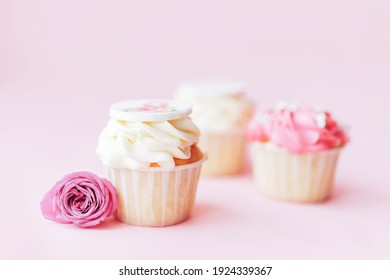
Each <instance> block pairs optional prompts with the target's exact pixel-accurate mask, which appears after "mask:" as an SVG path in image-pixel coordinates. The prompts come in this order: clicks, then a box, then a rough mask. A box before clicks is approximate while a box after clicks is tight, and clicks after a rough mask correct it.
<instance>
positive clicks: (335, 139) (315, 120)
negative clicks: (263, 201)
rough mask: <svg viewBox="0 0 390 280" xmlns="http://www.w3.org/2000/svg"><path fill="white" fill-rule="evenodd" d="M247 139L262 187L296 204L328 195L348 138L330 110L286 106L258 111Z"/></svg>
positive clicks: (276, 196)
mask: <svg viewBox="0 0 390 280" xmlns="http://www.w3.org/2000/svg"><path fill="white" fill-rule="evenodd" d="M248 139H249V140H250V141H251V144H250V149H251V156H252V169H253V176H254V178H255V181H256V183H257V185H258V187H259V189H260V191H261V192H263V193H265V194H266V195H269V196H271V197H274V198H277V199H283V200H289V201H296V202H318V201H321V200H324V199H326V198H327V197H329V195H330V194H331V191H332V188H333V181H334V174H335V169H336V164H337V159H338V156H339V153H340V151H341V150H342V148H343V147H344V146H345V144H346V143H347V142H348V136H347V135H346V133H345V131H344V130H343V128H342V127H340V126H339V125H338V124H337V122H336V121H335V120H334V119H333V118H332V116H331V115H330V114H329V113H328V112H322V111H316V110H313V109H310V108H288V107H285V106H282V107H280V108H274V109H270V110H267V111H262V112H258V113H257V114H256V115H255V117H254V118H253V119H252V121H251V122H250V124H249V126H248Z"/></svg>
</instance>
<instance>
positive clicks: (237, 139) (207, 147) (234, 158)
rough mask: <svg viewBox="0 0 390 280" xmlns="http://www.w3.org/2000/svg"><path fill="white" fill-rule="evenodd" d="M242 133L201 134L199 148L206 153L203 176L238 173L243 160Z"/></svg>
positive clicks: (243, 138)
mask: <svg viewBox="0 0 390 280" xmlns="http://www.w3.org/2000/svg"><path fill="white" fill-rule="evenodd" d="M245 142H246V140H245V135H244V132H236V131H232V132H220V133H218V132H202V135H201V137H200V141H199V147H200V148H201V149H202V151H206V152H207V155H208V159H207V162H205V164H204V165H203V168H202V174H205V175H233V174H237V173H240V172H241V171H242V169H243V166H244V158H245Z"/></svg>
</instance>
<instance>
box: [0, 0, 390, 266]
mask: <svg viewBox="0 0 390 280" xmlns="http://www.w3.org/2000/svg"><path fill="white" fill-rule="evenodd" d="M389 10H390V4H389V1H385V0H383V1H379V0H370V1H363V0H362V1H356V0H351V1H340V0H337V1H336V0H330V1H321V3H320V1H310V0H307V1H304V0H296V1H256V0H253V1H249V0H240V1H238V0H237V1H227V0H224V1H222V0H221V1H211V0H207V1H206V0H204V1H200V0H197V1H178V0H177V1H173V0H169V1H150V0H149V1H127V0H126V1H124V0H123V1H96V0H94V1H92V0H88V1H80V0H77V1H69V0H68V1H52V0H36V1H28V0H12V1H11V0H8V1H7V0H0V106H1V107H0V120H1V134H0V135H1V137H0V152H1V160H0V170H1V173H0V174H1V176H0V188H1V197H2V202H1V204H0V210H1V212H0V213H1V215H2V223H1V226H0V248H1V250H0V258H5V259H9V258H12V259H20V258H27V259H30V258H31V259H35V258H48V259H51V258H56V259H64V258H66V259H68V258H69V259H85V258H87V259H106V258H107V259H120V258H128V259H150V258H177V259H182V258H184V259H191V258H196V259H245V258H250V259H252V258H257V259H263V258H272V259H286V258H287V259H301V258H309V259H311V258H314V259H329V258H336V259H344V258H352V259H355V258H358V259H366V258H375V259H377V258H390V188H389V187H390V184H389V181H388V176H389V171H390V168H389V159H390V148H389V142H390V132H389V121H390V113H389V111H390V110H389V101H390V79H389V73H390V51H389V50H390V32H389V29H390V17H389ZM194 78H195V79H197V78H235V79H243V80H245V81H247V82H248V84H249V91H248V94H249V95H250V96H251V98H253V99H254V100H256V101H257V102H258V104H260V105H270V104H273V103H275V102H277V101H279V100H286V101H297V102H300V103H303V104H319V105H320V106H321V107H323V108H326V109H329V110H331V111H332V112H333V113H334V115H335V116H336V118H338V119H340V120H343V121H344V122H345V123H347V124H349V125H350V132H351V138H352V142H351V143H350V145H349V146H348V147H347V148H346V149H345V151H344V152H343V154H342V157H341V161H340V164H339V166H338V167H339V168H338V174H337V180H336V191H335V194H334V196H333V198H332V199H331V200H329V201H328V202H326V203H322V204H319V205H300V204H287V203H281V202H277V201H273V200H268V199H265V198H263V197H262V196H261V195H259V194H258V193H257V191H256V190H255V188H254V185H253V182H252V180H251V177H250V175H249V174H246V175H243V176H241V177H234V178H223V179H207V178H202V179H201V181H200V183H199V188H198V196H197V204H196V207H195V209H194V213H193V216H192V218H191V219H190V220H189V221H188V222H185V223H183V224H181V225H178V226H174V227H169V228H162V229H160V228H139V227H133V226H128V225H124V224H120V223H118V222H116V221H113V220H111V221H108V222H107V223H105V224H104V225H101V226H99V227H97V228H94V229H87V230H85V229H84V230H83V229H78V228H76V227H73V226H71V225H60V224H55V223H52V222H49V221H46V220H44V219H43V218H42V216H41V213H40V209H39V202H40V199H41V198H42V196H43V194H44V193H45V192H46V191H47V190H48V189H49V188H50V187H51V186H52V185H53V184H54V183H55V182H56V181H57V180H58V179H59V178H61V177H62V176H63V175H64V174H65V173H68V172H72V171H79V170H89V171H93V172H96V173H98V174H100V175H101V174H102V168H101V166H100V162H99V160H98V158H97V156H96V155H95V147H96V142H97V137H98V134H99V132H100V131H101V129H102V128H103V127H104V125H105V123H106V121H107V120H108V114H107V112H108V108H109V105H110V104H111V103H112V102H115V101H118V100H123V99H131V98H139V97H146V96H148V97H161V98H170V97H171V96H172V92H173V90H174V88H175V86H176V85H177V84H178V83H179V82H180V81H182V80H184V79H194Z"/></svg>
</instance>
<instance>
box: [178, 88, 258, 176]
mask: <svg viewBox="0 0 390 280" xmlns="http://www.w3.org/2000/svg"><path fill="white" fill-rule="evenodd" d="M175 96H176V99H177V100H181V101H188V102H191V103H193V110H192V114H191V118H192V120H193V121H194V123H195V124H196V125H197V126H198V127H199V129H200V130H201V131H202V135H201V137H200V142H199V146H200V148H201V150H202V151H204V152H207V156H208V160H207V162H206V163H205V164H204V166H203V169H202V173H203V174H208V175H231V174H237V173H239V172H241V171H242V169H243V166H244V157H245V142H246V138H245V127H246V125H247V123H248V121H249V119H250V117H251V114H252V110H253V105H252V102H250V101H249V100H248V99H247V98H246V97H245V94H244V85H243V84H242V83H238V82H193V83H183V84H181V85H180V86H179V87H178V88H177V90H176V95H175Z"/></svg>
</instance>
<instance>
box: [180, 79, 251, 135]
mask: <svg viewBox="0 0 390 280" xmlns="http://www.w3.org/2000/svg"><path fill="white" fill-rule="evenodd" d="M176 99H177V100H180V101H188V102H191V103H193V107H192V114H191V118H192V119H193V121H194V122H195V123H196V125H197V126H198V127H199V128H200V129H201V130H202V131H218V132H220V131H231V130H243V129H245V126H246V124H247V123H248V121H249V119H250V118H251V115H252V111H253V103H252V102H251V101H250V100H248V99H247V98H246V97H245V95H244V94H243V93H241V92H231V93H230V94H198V93H196V92H190V91H187V90H185V88H183V87H179V88H178V90H177V92H176Z"/></svg>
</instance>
